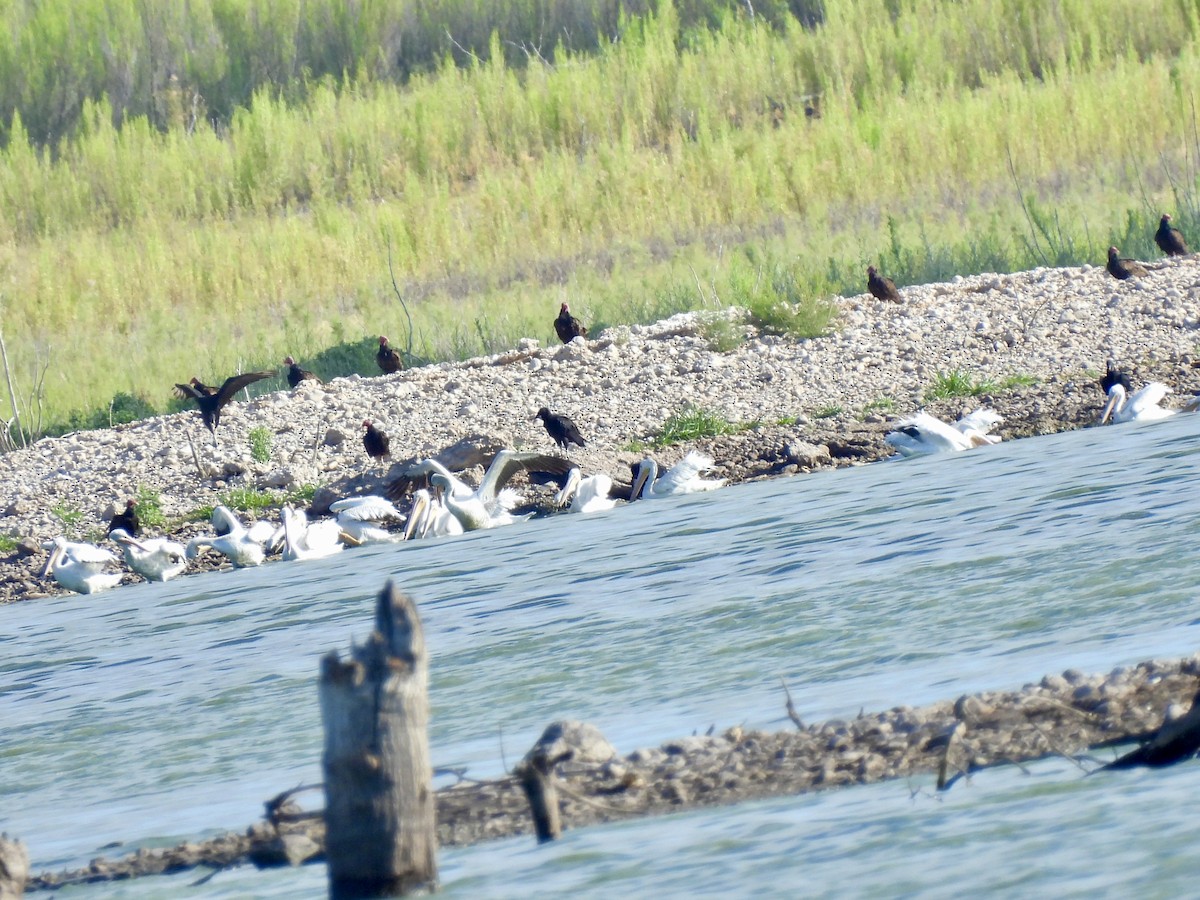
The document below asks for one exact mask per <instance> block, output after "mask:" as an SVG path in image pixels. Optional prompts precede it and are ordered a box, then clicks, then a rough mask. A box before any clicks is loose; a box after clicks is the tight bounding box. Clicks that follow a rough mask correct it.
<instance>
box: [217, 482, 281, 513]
mask: <svg viewBox="0 0 1200 900" xmlns="http://www.w3.org/2000/svg"><path fill="white" fill-rule="evenodd" d="M221 502H222V503H224V504H225V505H226V506H228V507H229V508H230V509H235V510H237V511H238V512H254V513H260V512H263V511H264V510H268V509H274V508H275V507H277V506H279V504H280V503H281V502H282V497H281V496H280V495H279V494H278V493H276V492H274V491H268V490H258V489H257V488H248V487H239V488H232V489H231V490H228V491H225V492H224V493H223V494H221Z"/></svg>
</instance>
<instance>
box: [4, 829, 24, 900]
mask: <svg viewBox="0 0 1200 900" xmlns="http://www.w3.org/2000/svg"><path fill="white" fill-rule="evenodd" d="M28 878H29V852H28V851H27V850H26V849H25V845H24V844H22V843H21V842H20V841H18V840H15V839H10V838H9V836H8V835H7V834H0V900H19V898H21V897H23V896H25V882H26V880H27V879H28Z"/></svg>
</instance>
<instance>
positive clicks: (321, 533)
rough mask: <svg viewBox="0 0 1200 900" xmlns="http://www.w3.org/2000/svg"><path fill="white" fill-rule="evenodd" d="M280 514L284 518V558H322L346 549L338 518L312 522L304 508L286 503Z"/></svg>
mask: <svg viewBox="0 0 1200 900" xmlns="http://www.w3.org/2000/svg"><path fill="white" fill-rule="evenodd" d="M279 515H280V518H281V519H282V520H283V558H284V559H287V560H292V559H321V558H322V557H325V556H332V555H333V554H335V553H340V552H341V551H342V550H344V549H345V545H344V544H343V543H342V542H341V536H342V526H341V525H339V524H338V522H337V521H336V520H334V519H325V520H323V521H320V522H313V523H311V524H310V523H309V521H308V516H306V515H305V514H304V510H301V509H292V507H291V506H286V505H285V506H284V507H283V509H282V510H281V511H280V514H279Z"/></svg>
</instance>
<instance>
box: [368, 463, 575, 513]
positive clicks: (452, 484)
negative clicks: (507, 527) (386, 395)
mask: <svg viewBox="0 0 1200 900" xmlns="http://www.w3.org/2000/svg"><path fill="white" fill-rule="evenodd" d="M571 468H572V464H571V462H570V461H569V460H567V459H565V458H563V457H561V456H548V455H546V454H544V453H525V452H521V451H517V450H501V451H500V452H499V453H497V454H496V455H495V456H494V457H492V461H491V463H490V464H489V465H488V467H487V471H486V472H484V473H483V480H482V481H480V482H479V487H477V488H473V487H471V486H470V485H469V484H467V483H466V482H465V481H463V480H462V479H461V478H458V477H456V476H455V475H453V474H452V473H451V472H450V470H449V469H447V468H446V467H445V466H444V465H442V464H441V463H440V462H438V461H437V460H436V459H422V460H420V461H418V462H417V463H415V464H413V465H412V466H410V467H409V468H408V469H407V471H405V473H404V475H403V476H402V478H401V479H400V480H399V481H397V482H395V483H394V484H393V485H392V486H390V488H389V496H392V497H396V496H397V494H396V493H392V490H393V489H394V490H397V491H406V490H407V487H408V485H410V484H411V483H412V481H413V480H414V479H416V478H417V477H420V476H424V475H428V476H430V478H432V476H433V475H435V474H436V475H441V476H442V477H443V478H445V479H446V482H445V483H446V484H447V485H448V487H447V488H446V492H447V493H448V494H450V495H452V496H454V497H456V498H458V499H460V500H468V499H471V498H474V499H476V500H480V501H482V502H483V504H484V505H485V506H486V507H487V509H488V512H490V513H495V512H496V511H497V510H505V509H512V508H513V507H514V506H516V505H517V503H519V502H520V499H521V498H520V494H519V493H517V492H516V491H514V490H512V489H511V488H510V489H505V487H504V486H505V485H506V484H508V482H510V481H511V480H512V479H513V477H514V476H515V475H517V474H518V473H520V472H545V473H548V474H551V475H566V474H567V473H568V472H569V471H570V470H571Z"/></svg>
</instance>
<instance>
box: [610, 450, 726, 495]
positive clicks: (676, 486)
mask: <svg viewBox="0 0 1200 900" xmlns="http://www.w3.org/2000/svg"><path fill="white" fill-rule="evenodd" d="M712 466H713V458H712V457H711V456H708V455H707V454H704V453H701V452H700V451H699V450H689V451H688V454H687V456H685V457H684V458H683V459H681V460H680V461H679V462H677V463H675V465H673V466H671V468H669V469H667V470H666V471H665V472H663V473H662V475H661V476H660V475H659V474H658V463H656V462H655V461H654V460H653V459H651V458H650V457H648V456H647V457H646V458H645V459H643V460H642V461H641V462H640V463H638V464H637V470H636V475H635V476H634V479H633V488H632V490H631V491H630V494H629V499H630V501H633V500H649V499H651V498H656V497H670V496H673V495H675V494H692V493H695V492H697V491H712V490H716V489H717V488H719V487H721V486H722V485H724V484H725V479H724V478H701V477H700V473H701V472H704V471H706V470H708V469H711V468H712Z"/></svg>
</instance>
